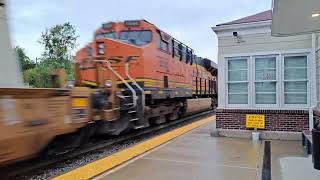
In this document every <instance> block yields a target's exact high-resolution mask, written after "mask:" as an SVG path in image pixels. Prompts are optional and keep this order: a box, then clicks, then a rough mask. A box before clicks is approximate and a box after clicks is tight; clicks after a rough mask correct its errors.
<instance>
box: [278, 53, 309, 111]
mask: <svg viewBox="0 0 320 180" xmlns="http://www.w3.org/2000/svg"><path fill="white" fill-rule="evenodd" d="M296 56H306V59H307V78H306V79H305V80H285V79H284V68H285V66H284V59H285V57H296ZM281 66H282V68H281V86H282V88H281V95H282V96H281V97H282V104H281V106H282V107H284V108H308V107H309V105H310V95H311V91H310V81H311V80H310V77H311V74H310V73H311V71H310V69H311V67H310V53H286V54H282V55H281ZM290 81H292V82H299V81H300V82H307V103H306V104H286V103H285V92H284V91H285V85H284V83H285V82H290Z"/></svg>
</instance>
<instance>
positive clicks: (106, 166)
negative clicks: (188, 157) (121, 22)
mask: <svg viewBox="0 0 320 180" xmlns="http://www.w3.org/2000/svg"><path fill="white" fill-rule="evenodd" d="M212 120H214V116H212V117H208V118H205V119H203V120H199V121H197V122H194V123H191V124H189V125H186V126H183V127H180V128H178V129H175V130H173V131H170V132H168V133H165V134H163V135H160V136H157V137H154V138H152V139H150V140H147V141H145V142H142V143H140V144H137V145H135V146H132V147H130V148H127V149H124V150H122V151H120V152H117V153H114V154H112V155H110V156H108V157H105V158H102V159H99V160H97V161H95V162H92V163H90V164H87V165H85V166H82V167H79V168H77V169H75V170H73V171H70V172H68V173H66V174H63V175H61V176H58V177H55V178H53V180H65V179H68V180H70V179H74V180H78V179H89V178H92V177H94V176H97V175H99V174H101V173H103V172H105V171H107V170H110V169H112V168H114V167H116V166H118V165H120V164H122V163H124V162H126V161H128V160H130V159H132V158H134V157H136V156H139V155H141V154H143V153H145V152H147V151H149V150H151V149H153V148H155V147H157V146H160V145H161V144H163V143H166V142H168V141H170V140H172V139H174V138H176V137H178V136H180V135H182V134H185V133H187V132H188V131H190V130H193V129H195V128H197V127H200V126H202V125H204V124H207V123H209V122H210V121H212Z"/></svg>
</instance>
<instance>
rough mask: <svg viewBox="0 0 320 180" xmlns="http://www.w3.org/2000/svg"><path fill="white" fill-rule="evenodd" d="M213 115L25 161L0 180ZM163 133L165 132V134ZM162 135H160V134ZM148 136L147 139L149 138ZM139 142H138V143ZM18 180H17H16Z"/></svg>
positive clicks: (10, 167)
mask: <svg viewBox="0 0 320 180" xmlns="http://www.w3.org/2000/svg"><path fill="white" fill-rule="evenodd" d="M213 113H214V111H213V110H210V111H205V112H202V113H198V114H194V115H190V116H187V117H183V118H180V119H178V120H175V121H171V122H168V123H165V124H162V125H158V126H155V127H149V128H146V129H142V130H139V131H133V132H131V133H130V134H123V135H120V136H117V137H114V138H112V139H102V140H99V141H97V142H95V143H88V144H86V145H84V146H82V147H81V148H79V149H77V150H75V151H72V152H69V153H66V154H62V155H57V156H52V157H49V158H48V157H42V156H39V157H36V158H33V159H30V160H27V161H23V162H19V163H15V164H12V165H8V166H4V167H0V177H1V178H2V179H15V178H16V177H17V176H20V175H22V174H26V173H30V172H32V171H35V170H37V169H41V168H46V167H49V166H51V165H53V164H57V163H60V162H64V161H68V160H69V159H72V158H76V157H77V156H80V155H83V154H85V153H89V152H93V151H99V150H100V149H103V148H106V147H108V146H113V145H116V144H119V143H122V142H125V141H129V140H130V139H136V138H139V137H142V136H148V135H149V136H150V135H151V134H152V133H157V132H159V131H162V130H163V131H165V130H167V131H169V130H171V129H172V128H174V129H175V128H176V126H183V125H186V124H189V123H191V122H194V121H197V120H199V119H201V118H203V117H205V116H209V115H212V114H213ZM167 131H165V132H167ZM161 134H162V133H161ZM151 137H153V136H150V137H148V138H151ZM139 142H140V141H139ZM17 179H18V178H17Z"/></svg>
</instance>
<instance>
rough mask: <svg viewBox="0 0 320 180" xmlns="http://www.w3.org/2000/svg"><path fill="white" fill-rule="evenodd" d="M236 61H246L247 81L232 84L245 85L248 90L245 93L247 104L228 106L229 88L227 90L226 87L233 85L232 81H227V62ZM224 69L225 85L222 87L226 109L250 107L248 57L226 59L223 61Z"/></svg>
mask: <svg viewBox="0 0 320 180" xmlns="http://www.w3.org/2000/svg"><path fill="white" fill-rule="evenodd" d="M236 59H246V61H247V69H246V70H247V81H233V82H234V83H247V88H248V92H247V94H248V99H247V102H248V103H247V104H229V88H228V85H229V83H233V82H232V81H231V82H230V81H229V80H228V79H229V78H228V73H229V66H228V62H229V61H230V60H236ZM224 62H225V67H226V69H225V77H226V78H225V81H224V82H225V84H224V86H225V104H226V105H227V106H228V107H250V98H249V97H250V93H249V92H250V89H249V88H250V85H249V83H250V79H249V76H250V75H249V73H250V66H249V65H250V64H249V57H235V58H228V59H225V61H224ZM243 94H245V93H243Z"/></svg>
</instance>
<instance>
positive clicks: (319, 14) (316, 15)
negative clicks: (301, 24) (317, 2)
mask: <svg viewBox="0 0 320 180" xmlns="http://www.w3.org/2000/svg"><path fill="white" fill-rule="evenodd" d="M311 16H312V17H319V16H320V13H314V14H312V15H311Z"/></svg>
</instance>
